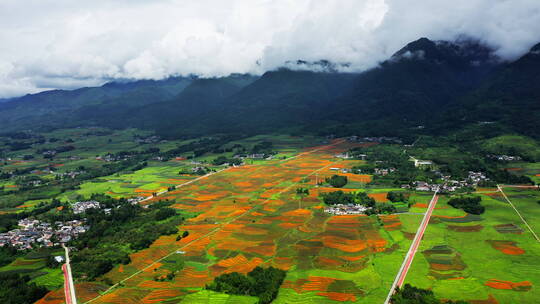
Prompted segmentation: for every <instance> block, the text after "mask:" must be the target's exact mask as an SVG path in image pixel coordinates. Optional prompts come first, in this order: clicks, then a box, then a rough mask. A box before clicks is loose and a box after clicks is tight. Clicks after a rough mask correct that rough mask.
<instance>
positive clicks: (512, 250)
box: [486, 241, 525, 255]
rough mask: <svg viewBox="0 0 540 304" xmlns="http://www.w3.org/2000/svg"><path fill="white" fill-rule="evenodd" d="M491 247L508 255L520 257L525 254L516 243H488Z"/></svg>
mask: <svg viewBox="0 0 540 304" xmlns="http://www.w3.org/2000/svg"><path fill="white" fill-rule="evenodd" d="M486 242H488V243H489V244H490V245H491V247H493V248H495V249H497V250H499V251H500V252H502V253H504V254H508V255H520V254H524V253H525V250H523V249H521V248H519V247H518V246H516V242H512V241H486Z"/></svg>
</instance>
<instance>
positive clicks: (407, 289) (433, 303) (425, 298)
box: [390, 284, 467, 304]
mask: <svg viewBox="0 0 540 304" xmlns="http://www.w3.org/2000/svg"><path fill="white" fill-rule="evenodd" d="M390 303H392V304H441V301H440V300H439V299H437V298H436V297H435V295H433V291H431V290H428V289H421V288H417V287H413V286H411V285H410V284H405V286H403V288H397V289H396V293H394V295H392V298H391V300H390ZM444 303H446V304H467V302H465V301H445V302H444Z"/></svg>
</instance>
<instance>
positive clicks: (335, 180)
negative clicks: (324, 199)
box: [326, 174, 348, 188]
mask: <svg viewBox="0 0 540 304" xmlns="http://www.w3.org/2000/svg"><path fill="white" fill-rule="evenodd" d="M326 182H327V183H329V184H330V185H331V186H332V187H335V188H341V187H343V186H345V185H346V184H347V182H348V180H347V177H346V176H342V175H335V174H334V175H332V177H330V178H327V179H326Z"/></svg>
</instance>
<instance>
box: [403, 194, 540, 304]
mask: <svg viewBox="0 0 540 304" xmlns="http://www.w3.org/2000/svg"><path fill="white" fill-rule="evenodd" d="M504 190H505V193H506V192H507V191H508V192H509V193H510V195H509V197H510V199H511V200H512V201H515V204H516V205H518V206H519V207H520V208H523V210H524V211H525V213H526V214H527V216H526V217H527V220H529V221H530V223H529V224H531V225H534V224H535V222H537V221H538V217H537V216H536V215H537V214H536V212H535V211H533V209H538V208H537V206H534V205H533V202H534V204H537V203H536V201H535V200H534V199H533V198H532V197H531V196H530V195H531V193H530V191H531V190H517V189H511V190H510V189H506V188H505V189H504ZM536 191H537V190H536ZM537 192H538V191H537ZM480 193H482V194H480V195H481V196H482V205H484V206H485V207H486V212H485V213H484V214H482V215H470V214H466V213H465V212H463V211H461V210H459V209H455V208H452V207H451V206H449V205H448V204H447V201H448V198H447V197H441V199H439V202H438V204H437V209H436V210H435V211H434V212H433V217H432V218H431V221H430V224H429V226H428V228H427V230H426V232H425V235H424V239H423V241H422V243H421V245H420V248H419V251H418V252H417V254H416V257H415V259H414V262H413V265H412V267H411V269H410V270H409V274H408V276H407V279H406V281H405V282H406V283H410V284H413V285H415V286H418V287H422V288H432V289H433V291H434V293H435V295H436V296H438V297H440V298H443V299H444V298H447V299H452V300H458V299H462V300H468V301H472V302H473V303H535V302H536V301H537V299H538V298H539V297H540V290H539V287H538V284H539V283H540V271H538V269H539V268H540V260H539V259H538V257H539V256H540V244H539V243H538V242H537V241H536V240H535V238H534V237H533V235H532V233H531V232H530V231H528V229H527V228H526V227H525V225H524V224H523V222H522V221H521V220H520V218H519V217H518V215H517V214H516V213H515V211H514V210H513V209H512V208H511V207H510V205H509V204H508V203H507V202H506V201H505V200H504V198H503V197H502V195H501V194H500V192H497V190H496V189H491V191H490V189H482V191H481V192H480ZM416 206H417V207H416V208H414V209H421V208H422V207H423V206H422V205H420V204H417V205H416ZM481 300H482V301H485V302H480V301H481Z"/></svg>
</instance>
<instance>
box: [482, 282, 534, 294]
mask: <svg viewBox="0 0 540 304" xmlns="http://www.w3.org/2000/svg"><path fill="white" fill-rule="evenodd" d="M485 285H486V286H489V287H491V288H495V289H509V290H514V291H529V290H530V289H531V288H532V284H531V282H529V281H523V282H511V281H503V280H497V279H490V280H489V281H487V282H486V284H485Z"/></svg>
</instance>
